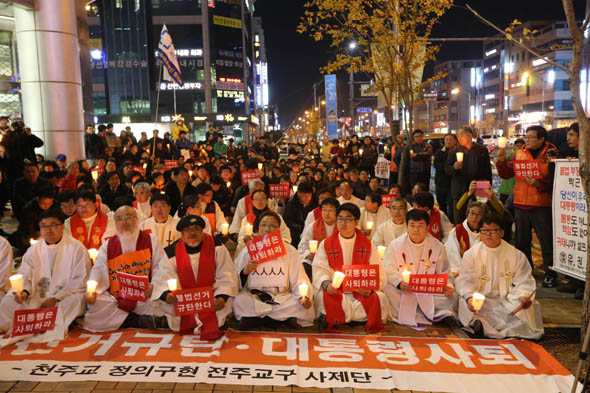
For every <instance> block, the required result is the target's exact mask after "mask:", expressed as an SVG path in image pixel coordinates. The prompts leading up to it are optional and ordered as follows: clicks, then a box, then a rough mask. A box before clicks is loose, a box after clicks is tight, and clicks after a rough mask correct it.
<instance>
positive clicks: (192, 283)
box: [174, 234, 222, 340]
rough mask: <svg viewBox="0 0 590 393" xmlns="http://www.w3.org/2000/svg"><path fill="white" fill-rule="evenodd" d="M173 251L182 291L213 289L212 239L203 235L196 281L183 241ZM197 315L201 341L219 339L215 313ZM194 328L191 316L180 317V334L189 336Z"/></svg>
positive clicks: (203, 312) (213, 244)
mask: <svg viewBox="0 0 590 393" xmlns="http://www.w3.org/2000/svg"><path fill="white" fill-rule="evenodd" d="M174 251H175V256H176V271H177V272H178V279H179V280H180V285H181V286H182V288H183V289H191V288H200V287H213V283H214V281H215V242H214V240H213V237H211V236H210V235H207V234H203V240H202V241H201V255H200V256H199V268H198V270H197V279H196V280H195V273H194V270H193V267H192V265H191V261H190V259H189V257H188V253H187V249H186V246H185V244H184V240H183V239H180V240H179V241H178V243H176V248H175V250H174ZM197 315H198V317H199V320H200V321H201V322H202V323H203V326H201V340H217V339H218V338H219V337H221V335H222V332H221V331H220V330H219V324H218V322H217V314H216V312H215V311H212V310H208V311H201V312H198V313H197ZM196 326H197V321H196V320H195V317H194V316H193V315H183V316H181V317H180V333H181V334H191V333H192V332H193V331H194V329H195V327H196Z"/></svg>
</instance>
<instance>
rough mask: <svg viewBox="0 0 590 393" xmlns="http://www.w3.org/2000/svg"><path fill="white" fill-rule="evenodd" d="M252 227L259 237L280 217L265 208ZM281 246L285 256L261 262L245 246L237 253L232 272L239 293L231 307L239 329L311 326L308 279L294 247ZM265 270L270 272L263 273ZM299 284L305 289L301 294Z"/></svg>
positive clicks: (312, 314)
mask: <svg viewBox="0 0 590 393" xmlns="http://www.w3.org/2000/svg"><path fill="white" fill-rule="evenodd" d="M254 226H255V228H254V230H255V231H256V232H257V233H258V235H259V236H263V235H266V234H268V233H271V232H274V231H276V230H278V229H279V227H280V217H279V215H278V214H276V213H275V212H272V211H266V212H264V213H262V214H261V215H260V216H259V217H258V218H257V219H256V222H255V223H254ZM284 245H285V249H286V251H287V253H286V255H283V256H280V257H278V258H275V259H273V260H270V261H267V262H263V263H257V262H256V261H255V260H251V258H250V254H249V253H248V249H247V248H244V249H243V250H242V252H241V253H240V254H239V255H238V257H237V259H236V272H237V275H238V280H239V288H240V293H239V295H238V296H236V298H235V300H234V304H233V309H234V316H235V317H236V319H237V320H238V321H239V322H240V329H242V330H248V329H253V328H255V327H258V326H265V327H271V328H273V327H278V326H279V324H280V323H281V322H282V323H286V324H287V325H288V326H289V327H291V328H297V327H299V326H311V325H313V320H314V317H315V312H314V309H313V303H312V295H311V292H312V291H311V282H310V281H309V278H308V277H307V274H305V269H304V268H303V263H302V262H301V258H300V257H299V254H298V253H297V250H296V249H295V248H294V247H293V246H291V245H290V244H288V243H284ZM267 270H269V271H271V272H272V273H274V274H272V275H267V273H268V272H267ZM301 287H304V288H307V292H306V293H305V295H303V296H302V294H301V292H300V288H301Z"/></svg>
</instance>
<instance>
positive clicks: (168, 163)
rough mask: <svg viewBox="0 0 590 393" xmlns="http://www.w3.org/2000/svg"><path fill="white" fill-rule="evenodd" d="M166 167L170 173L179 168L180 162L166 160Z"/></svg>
mask: <svg viewBox="0 0 590 393" xmlns="http://www.w3.org/2000/svg"><path fill="white" fill-rule="evenodd" d="M164 165H165V166H166V170H167V171H169V170H171V169H174V168H176V167H177V166H178V160H164Z"/></svg>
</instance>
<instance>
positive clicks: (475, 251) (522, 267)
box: [455, 216, 544, 340]
mask: <svg viewBox="0 0 590 393" xmlns="http://www.w3.org/2000/svg"><path fill="white" fill-rule="evenodd" d="M480 228H481V229H480V231H479V232H480V240H481V241H480V242H479V243H477V244H476V245H474V246H473V247H471V248H470V249H469V250H467V252H466V253H465V255H464V256H463V261H462V263H461V270H460V272H459V276H458V277H457V278H456V280H455V282H456V287H457V292H458V293H459V296H460V301H459V320H460V321H461V323H462V324H463V326H465V327H469V328H472V329H473V331H474V332H475V335H476V337H483V336H485V337H490V338H505V337H519V338H526V339H534V340H538V339H540V338H541V337H542V336H543V332H544V330H543V319H542V316H541V306H540V305H539V303H538V302H537V301H535V290H536V287H537V286H536V283H535V279H534V277H533V275H532V271H531V266H530V264H529V262H528V260H527V258H526V257H525V255H524V254H523V253H522V252H521V251H519V250H518V249H516V248H515V247H514V246H512V245H510V244H508V243H506V242H505V241H504V240H502V237H503V236H504V231H503V230H502V228H503V222H502V220H501V219H500V218H499V217H495V216H489V217H484V218H483V219H482V220H481V227H480ZM475 292H479V293H481V294H483V295H485V300H484V302H483V306H482V307H481V309H480V310H479V311H477V312H475V308H474V307H473V294H474V293H475Z"/></svg>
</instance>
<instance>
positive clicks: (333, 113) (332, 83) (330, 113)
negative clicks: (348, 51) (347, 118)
mask: <svg viewBox="0 0 590 393" xmlns="http://www.w3.org/2000/svg"><path fill="white" fill-rule="evenodd" d="M325 85H326V130H327V132H328V137H329V138H330V139H334V138H338V99H337V98H338V97H337V93H336V75H326V77H325Z"/></svg>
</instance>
